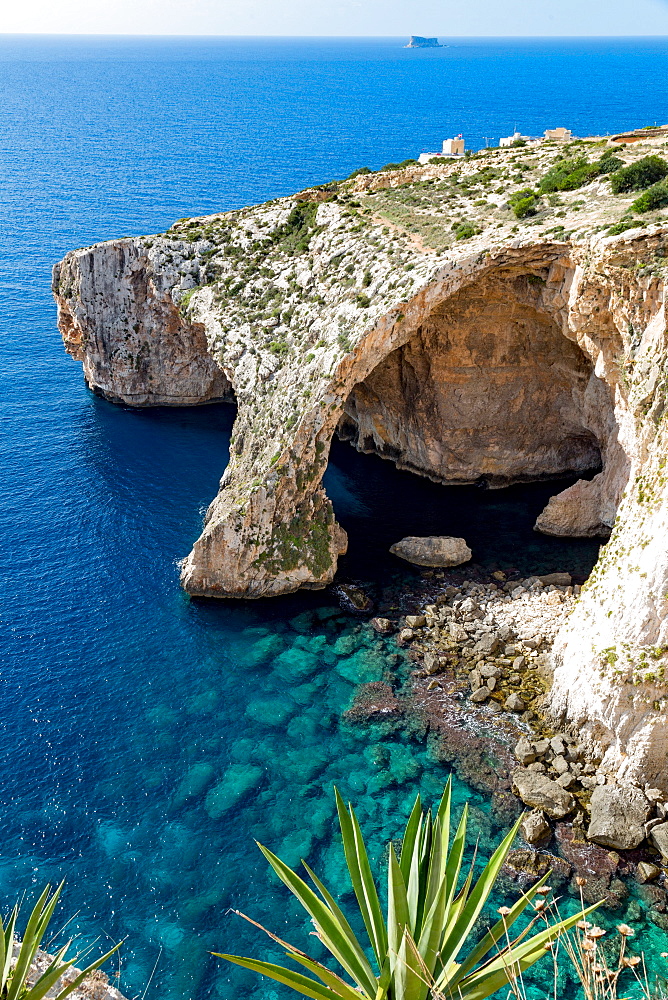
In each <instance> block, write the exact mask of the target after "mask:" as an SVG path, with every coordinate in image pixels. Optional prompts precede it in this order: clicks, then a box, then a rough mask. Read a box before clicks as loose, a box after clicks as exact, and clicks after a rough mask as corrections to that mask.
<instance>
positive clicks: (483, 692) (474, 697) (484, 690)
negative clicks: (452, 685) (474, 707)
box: [471, 684, 492, 702]
mask: <svg viewBox="0 0 668 1000" xmlns="http://www.w3.org/2000/svg"><path fill="white" fill-rule="evenodd" d="M491 693H492V692H491V691H490V689H489V688H488V687H487V685H486V684H481V686H480V687H479V688H476V690H475V691H473V693H472V694H471V701H475V702H483V701H487V699H488V698H489V696H490V695H491Z"/></svg>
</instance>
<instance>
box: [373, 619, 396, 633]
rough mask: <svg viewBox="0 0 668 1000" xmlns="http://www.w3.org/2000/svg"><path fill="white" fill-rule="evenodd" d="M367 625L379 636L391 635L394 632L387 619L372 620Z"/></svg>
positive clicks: (391, 624)
mask: <svg viewBox="0 0 668 1000" xmlns="http://www.w3.org/2000/svg"><path fill="white" fill-rule="evenodd" d="M369 625H370V626H371V628H372V629H373V630H374V632H378V634H379V635H391V634H392V632H394V625H393V623H392V622H391V621H390V619H389V618H372V619H371V621H370V622H369Z"/></svg>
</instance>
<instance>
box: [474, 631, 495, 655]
mask: <svg viewBox="0 0 668 1000" xmlns="http://www.w3.org/2000/svg"><path fill="white" fill-rule="evenodd" d="M500 645H501V641H500V640H499V639H498V638H497V636H495V635H492V633H491V632H488V633H487V634H486V635H483V636H482V638H480V639H478V641H477V642H476V644H475V646H474V647H473V652H474V653H475V655H476V656H493V655H494V653H496V651H497V650H498V648H499V646H500Z"/></svg>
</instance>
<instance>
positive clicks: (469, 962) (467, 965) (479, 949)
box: [451, 871, 551, 983]
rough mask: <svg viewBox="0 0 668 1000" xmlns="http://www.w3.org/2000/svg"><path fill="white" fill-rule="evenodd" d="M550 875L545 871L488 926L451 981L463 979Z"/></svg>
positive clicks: (503, 933)
mask: <svg viewBox="0 0 668 1000" xmlns="http://www.w3.org/2000/svg"><path fill="white" fill-rule="evenodd" d="M550 875H551V871H550V872H547V874H546V875H543V877H542V878H541V879H539V880H538V882H536V884H535V885H533V886H531V888H530V889H528V890H527V892H526V893H524V895H523V896H520V898H519V899H518V900H516V901H515V902H514V903H513V905H512V906H511V907H510V913H508V914H507V915H506V917H505V919H504V918H503V917H500V918H499V920H497V922H496V923H495V924H494V925H493V926H492V927H490V929H489V930H488V931H487V933H486V934H485V935H484V936H483V937H482V938H481V940H480V941H479V942H478V944H477V945H476V946H475V948H474V949H473V950H472V951H471V952H469V954H468V955H467V957H466V959H465V960H464V961H463V962H462V963H461V965H460V966H459V968H458V970H457V975H456V977H455V978H454V979H453V980H452V981H451V982H452V983H456V982H458V981H459V980H460V979H463V978H464V976H466V975H468V973H469V972H470V971H471V970H472V969H474V968H475V967H476V965H477V964H478V962H480V961H481V960H482V959H483V958H484V957H485V955H486V954H487V952H488V951H489V950H490V949H491V948H493V947H494V945H495V944H496V943H497V942H498V941H500V940H501V938H502V937H504V936H505V933H506V930H507V929H509V928H510V927H512V925H513V924H514V923H515V921H516V920H517V918H518V917H519V916H520V914H521V913H522V912H523V911H524V910H525V909H526V907H527V906H528V905H529V903H530V902H531V901H532V900H533V899H534V897H535V896H536V894H537V893H538V890H539V889H542V887H543V886H544V885H545V884H546V882H547V880H548V878H549V876H550Z"/></svg>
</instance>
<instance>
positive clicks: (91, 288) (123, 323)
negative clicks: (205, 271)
mask: <svg viewBox="0 0 668 1000" xmlns="http://www.w3.org/2000/svg"><path fill="white" fill-rule="evenodd" d="M175 256H176V257H177V258H178V255H175ZM156 264H158V262H157V261H156V259H155V258H154V259H153V260H150V259H149V258H148V257H147V256H146V255H145V253H143V248H142V247H141V245H139V244H138V243H137V242H136V241H135V240H118V241H117V242H115V243H105V244H102V245H101V246H97V247H91V248H89V249H87V250H77V251H76V253H74V254H69V255H68V256H67V257H66V258H65V260H63V261H62V262H61V263H60V264H56V266H55V267H54V271H53V293H54V296H55V298H56V302H57V304H58V325H59V327H60V331H61V333H62V335H63V341H64V343H65V349H66V351H68V353H69V354H71V355H72V357H74V358H76V359H77V360H78V361H81V362H82V364H83V371H84V377H85V379H86V382H87V383H88V385H89V387H90V388H91V389H93V390H94V391H95V392H97V393H98V394H99V395H101V396H104V397H105V398H106V399H109V400H111V401H112V402H114V403H126V404H127V405H128V406H193V405H195V404H197V403H208V402H212V401H214V400H220V399H233V398H234V394H233V390H232V386H231V385H230V383H229V381H228V380H227V378H226V377H225V375H224V374H223V372H221V370H220V368H219V367H218V366H217V365H216V363H215V361H214V360H213V358H212V357H211V356H210V355H209V353H208V351H207V343H206V336H205V331H204V327H203V326H201V325H198V324H197V323H190V322H188V321H187V320H186V319H185V318H184V317H183V316H182V315H181V314H180V313H179V309H178V297H177V296H172V291H173V288H174V285H175V283H176V287H178V288H179V289H180V288H181V287H182V285H185V287H188V286H189V285H191V284H192V285H193V286H194V284H195V282H194V280H193V277H192V274H191V269H192V264H191V263H190V261H188V262H187V263H186V267H187V268H188V270H187V271H186V270H184V273H183V275H182V274H181V273H179V270H178V267H179V264H177V265H176V266H173V267H160V266H156ZM180 266H181V267H182V263H181V265H180ZM184 278H185V280H184ZM174 298H176V299H177V302H175V301H174Z"/></svg>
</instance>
